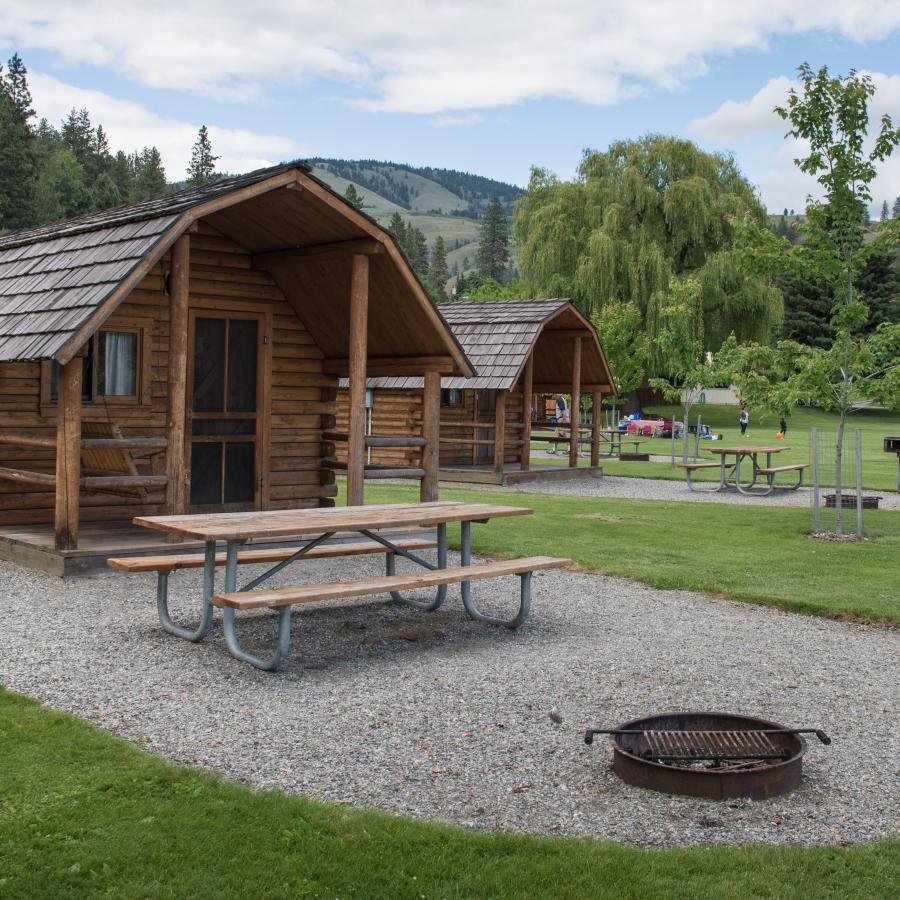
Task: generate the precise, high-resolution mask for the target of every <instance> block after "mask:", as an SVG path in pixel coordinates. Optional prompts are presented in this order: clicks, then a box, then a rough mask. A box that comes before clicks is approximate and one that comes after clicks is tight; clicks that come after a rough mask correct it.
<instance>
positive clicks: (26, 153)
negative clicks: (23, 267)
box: [0, 55, 37, 230]
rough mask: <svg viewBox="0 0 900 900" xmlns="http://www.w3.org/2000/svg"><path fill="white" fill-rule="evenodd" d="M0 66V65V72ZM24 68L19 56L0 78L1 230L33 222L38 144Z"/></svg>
mask: <svg viewBox="0 0 900 900" xmlns="http://www.w3.org/2000/svg"><path fill="white" fill-rule="evenodd" d="M2 71H3V67H2V66H0V73H2ZM26 75H27V70H26V69H25V66H24V65H23V64H22V60H21V59H20V58H19V56H18V55H14V56H13V57H12V59H10V61H9V69H8V71H7V72H6V74H5V75H4V76H3V78H2V80H0V229H2V230H7V229H17V228H25V227H27V226H29V225H31V224H33V219H34V215H35V202H36V173H37V147H36V142H35V135H34V131H33V129H32V127H31V123H30V119H31V118H32V117H33V116H34V110H33V109H32V108H31V93H30V92H29V90H28V82H27V79H26Z"/></svg>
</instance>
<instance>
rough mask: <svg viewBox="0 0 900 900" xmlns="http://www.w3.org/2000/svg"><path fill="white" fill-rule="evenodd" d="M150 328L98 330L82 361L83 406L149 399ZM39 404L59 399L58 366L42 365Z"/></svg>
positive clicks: (46, 403) (132, 402)
mask: <svg viewBox="0 0 900 900" xmlns="http://www.w3.org/2000/svg"><path fill="white" fill-rule="evenodd" d="M148 337H149V329H148V328H144V327H130V326H125V327H121V328H115V329H112V328H110V329H108V330H103V331H99V332H98V333H97V334H95V335H94V336H93V337H92V338H91V339H90V340H89V341H88V343H87V347H86V349H85V355H84V356H83V357H82V358H81V365H82V378H81V384H82V388H81V400H82V403H97V402H102V403H124V404H139V403H144V402H147V400H148V399H149V398H148V397H145V395H148V394H149V377H148V373H147V372H146V371H145V370H146V369H147V368H149V366H150V354H149V347H148V346H147V340H148ZM45 366H46V369H45V373H46V374H45V378H44V379H43V384H42V391H41V393H42V397H41V400H42V404H43V405H50V406H55V405H56V403H57V402H58V397H59V365H58V363H56V362H55V361H52V362H49V363H46V364H45Z"/></svg>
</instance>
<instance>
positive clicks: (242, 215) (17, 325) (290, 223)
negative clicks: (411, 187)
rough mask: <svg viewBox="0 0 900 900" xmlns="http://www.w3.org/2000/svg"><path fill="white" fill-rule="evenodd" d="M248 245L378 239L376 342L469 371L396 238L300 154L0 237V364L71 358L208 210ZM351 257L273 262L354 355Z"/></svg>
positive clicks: (325, 341) (309, 312)
mask: <svg viewBox="0 0 900 900" xmlns="http://www.w3.org/2000/svg"><path fill="white" fill-rule="evenodd" d="M201 218H202V219H203V221H204V222H206V223H207V224H209V225H211V226H212V227H214V228H216V229H217V230H219V231H220V232H221V233H223V234H224V235H225V236H227V237H229V238H231V239H233V240H235V241H236V242H237V243H239V244H241V245H242V246H244V247H246V248H247V249H248V251H250V252H251V253H257V254H263V255H264V254H266V253H267V252H269V251H276V253H277V252H278V251H281V250H284V249H288V250H290V249H293V248H303V247H307V246H313V245H317V244H319V245H321V244H333V243H335V244H339V243H340V242H341V241H353V240H358V239H361V238H374V239H375V240H376V241H378V242H380V244H382V245H383V252H381V253H378V254H377V255H376V256H374V257H371V260H372V261H371V276H370V283H369V294H370V301H369V321H370V338H369V351H370V354H371V355H372V356H375V357H381V358H385V359H393V358H402V357H404V356H417V355H424V356H442V357H449V359H450V360H451V361H452V367H453V368H454V370H455V371H456V372H460V373H466V374H468V373H470V372H471V371H472V369H471V366H470V365H469V363H468V360H467V359H466V358H465V355H464V354H463V353H462V351H461V349H460V347H459V344H458V343H457V341H456V340H455V339H454V338H453V335H452V333H451V332H450V329H449V328H448V327H447V325H446V323H445V322H444V321H443V320H442V318H441V316H440V313H439V312H437V311H436V309H435V306H434V304H433V303H432V302H431V301H430V299H429V298H428V296H427V294H426V293H425V291H424V288H423V287H422V285H421V283H420V282H419V281H418V279H417V278H416V277H415V275H414V274H413V272H412V270H411V268H410V267H409V264H408V262H407V261H406V260H405V258H404V257H403V254H402V253H401V251H400V250H399V247H398V246H397V244H396V241H395V240H394V239H393V238H392V236H391V235H390V234H389V233H388V232H387V231H386V230H385V229H384V228H382V227H381V226H380V225H379V224H378V223H377V222H376V221H375V220H374V219H372V218H371V217H369V216H367V215H366V214H365V213H363V212H360V211H359V210H357V209H356V207H355V206H353V205H352V204H350V203H349V202H347V201H346V200H345V198H343V197H341V196H340V195H338V194H336V193H335V192H334V191H332V190H331V189H330V188H329V187H328V186H327V185H325V184H324V183H323V182H321V181H319V180H318V179H316V178H314V177H313V175H312V174H311V169H310V167H309V166H307V165H306V164H305V163H301V162H291V163H286V164H284V165H280V166H274V167H272V168H268V169H260V170H258V171H256V172H250V173H248V174H246V175H239V176H236V177H234V178H226V179H222V180H221V181H217V182H214V183H213V184H210V185H206V186H204V187H200V188H189V189H187V190H183V191H179V192H177V193H174V194H169V195H167V196H165V197H161V198H158V199H155V200H146V201H144V202H141V203H134V204H131V205H128V206H121V207H117V208H115V209H110V210H105V211H103V212H99V213H91V214H89V215H84V216H79V217H78V218H75V219H69V220H66V221H64V222H58V223H55V224H52V225H43V226H40V227H38V228H31V229H27V230H23V231H17V232H13V233H12V234H7V235H4V236H0V362H6V361H12V360H38V359H56V360H58V361H59V362H61V363H66V362H68V361H69V360H70V359H71V358H72V357H73V356H74V355H75V354H76V353H77V351H78V350H79V349H80V347H81V345H83V343H84V341H85V340H86V339H87V337H89V336H90V335H91V334H93V333H94V332H95V331H96V330H97V329H99V328H100V327H101V326H102V324H103V322H104V321H105V320H106V318H107V317H108V316H109V315H110V314H111V313H112V312H113V311H114V309H115V308H116V306H118V304H119V302H120V301H122V300H124V299H125V297H127V295H128V293H129V292H130V291H131V290H132V289H133V288H134V287H136V286H137V284H138V283H139V282H140V280H141V279H142V278H143V277H144V275H145V274H146V273H147V272H148V271H149V270H150V269H151V268H152V267H153V266H154V265H155V264H156V263H158V262H159V261H160V260H161V259H162V257H163V255H164V254H165V252H166V251H167V250H168V249H169V248H171V246H172V244H173V243H174V242H175V240H176V239H177V238H178V237H179V236H180V235H181V234H183V233H185V232H186V231H188V230H189V229H190V228H191V227H192V226H193V225H194V223H195V222H197V221H198V220H199V219H201ZM350 260H351V257H350V256H349V255H348V256H347V257H346V258H344V259H337V260H332V261H330V262H326V263H322V264H321V265H319V266H317V267H315V268H314V270H311V267H310V266H305V267H304V266H303V265H301V264H294V263H291V262H290V261H288V262H284V263H280V264H278V265H275V264H274V263H273V268H272V270H271V272H272V275H273V277H274V279H275V281H276V283H278V285H279V287H281V288H282V290H283V291H284V293H285V296H286V299H287V300H288V302H289V303H290V304H291V305H292V306H293V307H294V309H295V311H296V312H297V315H298V316H300V318H301V319H303V320H304V322H305V324H306V326H307V327H308V328H309V330H310V332H311V333H312V335H313V338H314V339H315V341H316V343H317V345H318V346H319V348H320V349H321V350H322V352H323V354H324V355H325V356H326V357H330V358H337V359H341V358H343V357H346V356H347V355H348V347H347V327H346V322H347V317H348V315H349V290H350V278H349V273H350Z"/></svg>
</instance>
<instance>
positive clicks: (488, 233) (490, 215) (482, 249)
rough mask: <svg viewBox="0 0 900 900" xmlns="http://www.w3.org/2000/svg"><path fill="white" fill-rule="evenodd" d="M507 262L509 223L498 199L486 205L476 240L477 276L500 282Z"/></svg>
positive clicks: (495, 198)
mask: <svg viewBox="0 0 900 900" xmlns="http://www.w3.org/2000/svg"><path fill="white" fill-rule="evenodd" d="M508 262H509V223H508V221H507V219H506V213H505V212H504V211H503V204H502V203H501V202H500V198H499V197H494V198H493V199H492V200H491V202H490V203H489V204H488V208H487V211H486V212H485V214H484V219H483V220H482V223H481V229H480V236H479V240H478V274H479V275H480V276H481V277H482V278H493V279H494V280H495V281H500V280H501V279H502V278H503V277H504V275H505V274H506V264H507V263H508Z"/></svg>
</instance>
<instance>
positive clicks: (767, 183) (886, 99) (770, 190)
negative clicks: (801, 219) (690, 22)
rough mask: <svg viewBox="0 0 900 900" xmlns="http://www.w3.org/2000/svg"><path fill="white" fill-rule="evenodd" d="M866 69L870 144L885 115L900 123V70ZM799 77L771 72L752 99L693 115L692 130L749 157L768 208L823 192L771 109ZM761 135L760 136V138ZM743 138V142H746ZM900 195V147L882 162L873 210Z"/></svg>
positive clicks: (791, 205) (799, 146) (797, 204)
mask: <svg viewBox="0 0 900 900" xmlns="http://www.w3.org/2000/svg"><path fill="white" fill-rule="evenodd" d="M861 74H868V75H869V76H870V77H871V79H872V82H873V84H874V86H875V96H874V97H873V99H872V102H871V106H870V108H869V146H871V143H872V140H873V137H874V134H875V133H876V132H877V130H878V128H879V125H880V119H881V116H882V115H884V114H887V115H890V116H891V118H892V119H893V120H894V123H895V124H900V75H885V74H884V73H881V72H868V73H861ZM797 86H798V83H797V82H796V81H792V80H790V79H789V78H786V77H783V76H782V77H779V78H773V79H771V80H770V81H768V82H767V83H766V84H765V85H763V87H761V88H760V89H759V90H758V91H757V92H756V93H755V94H754V95H753V96H752V97H751V98H750V99H749V100H728V101H726V102H725V103H723V104H722V105H721V106H720V107H719V108H718V109H717V110H716V111H715V112H713V113H710V114H709V115H707V116H703V117H701V118H699V119H695V120H694V121H693V122H691V123H690V125H689V126H688V130H689V131H692V132H694V133H696V134H698V135H700V136H702V137H705V138H708V139H709V140H710V141H712V142H714V143H716V144H718V145H725V146H728V147H729V148H731V149H732V150H740V151H742V152H740V153H739V157H740V158H743V159H746V160H748V161H750V162H751V164H752V168H753V170H754V171H755V172H756V173H761V174H757V180H758V185H759V190H760V195H761V196H762V199H763V202H764V203H765V204H766V205H767V207H768V208H769V209H770V210H774V211H776V212H777V211H779V210H781V209H783V208H784V207H788V209H796V210H797V211H799V210H801V209H802V208H803V207H804V206H805V204H806V198H807V196H808V195H811V196H813V197H818V196H820V195H821V191H820V189H819V185H818V184H817V183H816V181H815V179H814V178H812V177H811V176H809V175H806V174H804V173H803V172H801V171H800V170H799V169H798V168H797V166H796V164H795V163H794V160H795V159H796V158H797V157H800V156H804V155H805V154H806V152H807V150H806V149H805V145H804V144H803V143H801V142H799V141H796V140H793V139H787V140H782V139H781V138H782V137H783V135H784V134H785V133H786V132H787V130H788V128H789V124H788V123H787V122H785V121H784V120H783V119H781V118H780V117H779V116H778V115H776V114H775V113H774V112H772V110H773V108H774V107H775V106H776V105H777V104H783V103H784V102H785V99H786V97H787V94H788V91H789V90H790V88H792V87H797ZM759 138H762V142H761V143H760V140H759ZM742 144H743V147H742ZM898 196H900V153H897V154H895V155H894V156H893V157H891V158H889V159H888V160H887V161H886V162H884V163H879V164H878V178H877V179H876V181H875V183H874V184H873V187H872V213H873V215H875V214H877V213H878V212H880V209H881V203H882V201H883V200H888V205H891V204H892V203H893V198H895V197H898Z"/></svg>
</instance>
